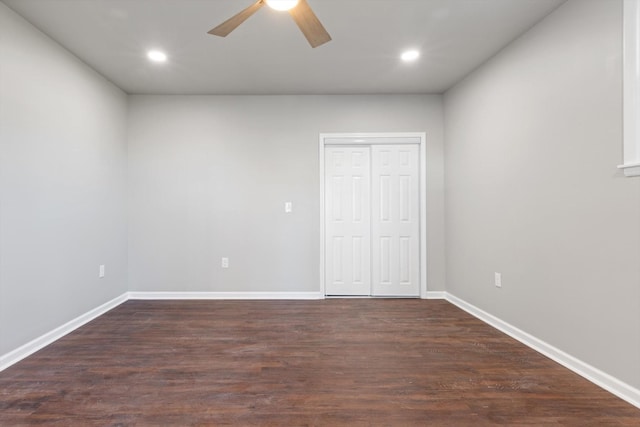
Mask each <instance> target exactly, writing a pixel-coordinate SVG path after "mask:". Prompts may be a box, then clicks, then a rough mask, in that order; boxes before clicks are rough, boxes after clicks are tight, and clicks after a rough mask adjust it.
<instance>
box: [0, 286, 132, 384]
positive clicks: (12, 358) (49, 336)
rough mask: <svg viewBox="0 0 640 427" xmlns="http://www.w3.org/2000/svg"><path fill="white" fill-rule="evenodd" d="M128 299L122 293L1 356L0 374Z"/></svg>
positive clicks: (125, 294) (126, 295)
mask: <svg viewBox="0 0 640 427" xmlns="http://www.w3.org/2000/svg"><path fill="white" fill-rule="evenodd" d="M128 299H129V296H128V294H127V293H124V294H122V295H120V296H119V297H117V298H114V299H112V300H111V301H109V302H106V303H104V304H102V305H101V306H99V307H96V308H94V309H93V310H90V311H88V312H86V313H84V314H82V315H80V316H78V317H76V318H75V319H73V320H70V321H69V322H67V323H65V324H64V325H62V326H59V327H57V328H56V329H54V330H52V331H50V332H47V333H46V334H44V335H41V336H39V337H38V338H36V339H34V340H32V341H30V342H28V343H26V344H25V345H23V346H21V347H18V348H17V349H15V350H13V351H10V352H9V353H7V354H3V355H2V356H0V372H1V371H3V370H5V369H7V368H8V367H9V366H11V365H14V364H16V363H18V362H19V361H21V360H22V359H24V358H26V357H28V356H31V355H32V354H33V353H35V352H36V351H38V350H40V349H42V348H44V347H46V346H48V345H49V344H51V343H53V342H54V341H56V340H59V339H60V338H62V337H63V336H65V335H67V334H68V333H70V332H73V331H74V330H76V329H78V328H79V327H81V326H82V325H85V324H87V323H89V322H90V321H92V320H93V319H95V318H97V317H100V316H102V315H103V314H104V313H106V312H107V311H109V310H111V309H113V308H115V307H117V306H119V305H120V304H122V303H123V302H125V301H127V300H128Z"/></svg>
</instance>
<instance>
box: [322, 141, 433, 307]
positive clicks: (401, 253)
mask: <svg viewBox="0 0 640 427" xmlns="http://www.w3.org/2000/svg"><path fill="white" fill-rule="evenodd" d="M319 143H320V144H319V158H320V193H321V198H320V220H321V221H320V237H321V239H320V245H321V248H320V272H319V273H320V292H321V294H323V295H347V293H345V292H344V291H340V290H336V289H332V285H331V284H330V283H329V282H330V281H331V280H333V278H331V277H329V276H332V275H333V271H332V269H333V268H334V266H333V265H330V264H332V263H333V262H334V260H335V259H336V258H335V257H334V254H333V253H332V251H333V245H334V242H333V239H331V238H330V237H329V235H330V233H332V232H333V230H329V229H330V228H332V225H331V224H329V221H328V220H327V219H325V216H326V217H327V218H328V217H330V216H331V215H333V213H332V212H331V211H330V210H329V209H328V208H327V206H325V204H328V203H333V198H335V196H333V195H332V200H331V201H329V198H328V196H327V192H332V191H333V190H332V189H330V188H329V186H330V182H329V179H328V176H326V175H327V172H328V171H329V166H330V165H329V164H328V163H329V162H330V155H329V154H327V153H329V152H332V153H333V151H331V150H330V147H331V148H336V149H338V148H339V149H345V148H348V149H349V150H352V149H357V148H365V149H370V153H374V152H377V154H371V160H370V161H371V162H372V163H373V164H374V165H375V160H374V159H373V156H374V155H382V154H381V153H382V151H381V150H386V151H396V150H399V151H397V153H396V156H397V157H398V158H397V161H396V165H395V166H393V168H395V169H394V170H395V172H394V171H392V170H390V169H389V170H387V171H386V172H385V175H386V176H387V177H388V178H383V179H382V180H381V181H380V180H379V182H378V183H376V182H375V179H372V180H371V181H370V182H369V186H370V187H369V188H370V189H371V194H372V197H371V200H370V203H371V206H370V208H371V210H370V212H372V216H371V217H370V218H369V219H370V236H373V235H374V233H377V236H378V243H379V248H378V249H376V248H374V246H375V245H376V243H375V242H374V241H372V240H369V242H368V244H369V248H370V260H371V258H372V257H376V258H377V259H376V258H373V259H374V264H369V265H370V271H371V272H372V273H373V274H374V275H375V274H378V275H379V276H380V277H381V278H384V279H389V280H380V281H379V283H378V285H375V284H374V283H373V282H371V284H370V286H369V289H368V290H365V287H364V283H363V281H361V280H356V281H355V282H358V286H357V287H356V286H355V283H353V282H354V281H353V277H352V279H351V280H352V283H351V285H354V286H353V287H351V288H350V293H349V294H350V295H361V296H367V295H373V296H420V297H422V298H426V297H427V271H426V270H427V268H426V267H427V259H426V233H427V229H426V215H425V212H426V156H425V150H426V135H425V134H424V133H422V132H410V133H407V132H404V133H366V134H365V133H359V134H321V135H320V141H319ZM407 144H408V145H409V146H411V148H409V150H408V151H407V150H406V148H407ZM398 145H405V147H398ZM385 146H386V147H385ZM376 147H377V148H376ZM325 149H326V150H325ZM402 150H404V152H405V153H404V154H400V152H401V151H402ZM325 155H326V157H325ZM384 155H385V156H386V154H384ZM389 155H390V156H391V157H393V155H392V154H391V153H390V154H389ZM407 155H408V156H409V157H408V158H407V157H406V156H407ZM400 156H405V157H404V160H403V159H402V158H401V157H400ZM409 158H413V160H411V161H408V162H407V160H408V159H409ZM389 161H390V162H391V159H390V160H389ZM369 172H370V174H371V172H373V171H372V169H371V170H370V171H369ZM350 177H351V178H352V177H353V175H351V176H350ZM385 180H386V181H385ZM394 180H395V183H394ZM365 181H366V180H365ZM365 181H363V182H365ZM338 182H340V180H338ZM331 185H333V184H331ZM383 185H389V187H388V190H389V192H388V194H389V196H390V197H391V194H395V196H393V197H395V198H396V199H397V201H396V203H400V205H398V207H397V211H398V212H397V214H396V216H395V218H396V221H397V222H398V224H397V226H398V227H399V228H398V230H397V231H396V232H395V233H389V232H388V231H387V230H385V229H384V226H383V227H378V228H376V225H375V223H374V222H375V219H376V212H378V213H382V212H381V211H380V209H381V208H382V205H381V202H382V201H384V200H383V199H382V198H381V197H380V196H381V195H382V194H381V191H382V190H385V191H386V188H384V189H383V188H382V186H383ZM374 186H376V189H374V188H373V187H374ZM394 186H395V187H394ZM360 188H362V189H364V188H366V187H360ZM412 188H413V190H412ZM416 190H417V194H416V193H414V197H409V196H408V194H410V193H411V192H412V191H416ZM352 195H353V193H352ZM376 197H378V199H379V201H378V202H375V200H373V199H375V198H376ZM340 199H341V200H345V196H341V197H340ZM352 202H353V200H352V201H351V205H352V206H353V203H352ZM365 203H366V202H365ZM374 203H377V206H378V207H377V208H374V207H373V204H374ZM389 203H391V204H394V202H393V201H392V200H389ZM403 203H404V204H403ZM389 208H390V209H391V207H390V205H389ZM363 212H364V210H363ZM351 213H353V211H352V212H351ZM401 215H402V216H401ZM388 217H389V219H390V220H391V221H393V218H394V216H393V215H392V213H391V211H389V215H388ZM401 218H404V220H401ZM385 225H387V224H385ZM416 229H417V234H414V233H416ZM376 230H378V231H376ZM384 233H386V234H385V235H383V234H384ZM343 235H346V236H347V237H348V236H350V235H349V234H348V233H343ZM354 235H355V234H354ZM410 235H413V236H415V238H407V237H409V236H410ZM362 236H363V237H364V236H365V235H364V234H363V235H362ZM381 239H384V240H381ZM359 241H360V242H362V243H364V244H363V245H362V246H360V248H361V249H362V250H363V251H365V250H366V244H367V243H366V242H367V240H366V238H363V239H362V240H359ZM383 241H384V243H381V242H383ZM394 241H395V242H394ZM343 242H344V240H343ZM329 243H331V245H332V246H331V247H329ZM347 243H348V240H347ZM384 245H387V246H386V247H385V246H384ZM336 247H338V248H340V247H344V246H342V245H341V244H336ZM346 250H347V251H349V250H351V252H343V253H342V254H337V255H339V256H338V258H337V259H341V260H342V263H343V264H342V265H341V267H342V268H343V272H342V274H345V273H344V272H345V271H346V269H344V268H345V265H344V264H346V263H348V262H349V257H346V256H345V254H348V255H351V258H353V255H354V253H353V246H351V247H347V248H346ZM384 251H387V252H384ZM394 252H395V254H394ZM385 256H386V260H387V261H388V262H389V264H388V266H389V268H388V269H387V270H385V271H382V270H378V271H377V272H376V268H377V267H378V268H380V267H381V265H380V262H379V260H380V259H381V258H382V259H385V258H384V257H385ZM356 258H357V257H356ZM365 262H366V261H365ZM376 264H377V266H376ZM392 264H395V265H392ZM365 265H366V264H362V267H363V269H364V266H365ZM385 268H386V266H385ZM394 270H395V273H393V271H394ZM350 274H352V275H353V271H350ZM385 274H386V275H387V276H385V277H382V276H384V275H385ZM365 275H366V273H364V274H363V275H360V276H357V277H356V279H357V278H358V277H360V278H364V277H365ZM394 275H395V276H394ZM394 277H395V279H394ZM347 278H348V276H347ZM394 280H395V284H394V285H393V286H395V287H394V288H392V287H391V284H393V283H394ZM333 282H334V283H335V285H336V286H337V285H338V283H337V282H336V281H335V280H333Z"/></svg>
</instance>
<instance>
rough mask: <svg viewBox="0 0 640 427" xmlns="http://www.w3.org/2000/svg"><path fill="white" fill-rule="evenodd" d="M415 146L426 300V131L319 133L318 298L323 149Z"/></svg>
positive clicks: (322, 287) (322, 290)
mask: <svg viewBox="0 0 640 427" xmlns="http://www.w3.org/2000/svg"><path fill="white" fill-rule="evenodd" d="M375 144H387V145H389V144H418V145H419V146H420V149H419V154H418V156H419V164H420V233H419V234H420V298H422V299H425V298H427V289H428V288H427V155H426V153H427V134H426V132H365V133H321V134H320V137H319V144H318V158H319V164H320V272H319V273H320V295H322V297H323V298H326V289H325V283H324V280H325V277H324V276H325V274H324V271H325V262H326V260H325V244H324V242H325V215H324V207H325V206H324V198H325V194H324V192H325V188H324V187H325V186H324V180H325V174H324V166H325V164H324V162H325V159H324V148H325V146H327V145H351V146H353V145H375Z"/></svg>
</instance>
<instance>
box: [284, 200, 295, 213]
mask: <svg viewBox="0 0 640 427" xmlns="http://www.w3.org/2000/svg"><path fill="white" fill-rule="evenodd" d="M284 211H285V212H286V213H291V212H293V203H291V202H285V204H284Z"/></svg>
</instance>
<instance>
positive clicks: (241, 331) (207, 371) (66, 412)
mask: <svg viewBox="0 0 640 427" xmlns="http://www.w3.org/2000/svg"><path fill="white" fill-rule="evenodd" d="M37 424H47V425H52V424H53V425H61V426H73V425H78V426H90V425H99V426H106V425H111V426H121V425H143V426H144V425H153V426H157V425H163V426H186V425H216V426H218V425H236V426H251V425H273V426H296V425H327V426H340V425H348V426H411V425H423V426H424V425H429V426H437V425H450V426H466V425H476V426H480V425H510V426H514V425H535V426H543V425H572V426H613V425H634V426H640V410H639V409H637V408H635V407H633V406H632V405H629V404H627V403H626V402H624V401H622V400H620V399H618V398H616V397H615V396H613V395H611V394H609V393H608V392H606V391H604V390H602V389H600V388H599V387H597V386H595V385H593V384H591V383H590V382H588V381H587V380H585V379H583V378H581V377H579V376H578V375H576V374H574V373H572V372H571V371H569V370H567V369H565V368H563V367H561V366H559V365H557V364H556V363H554V362H552V361H550V360H549V359H547V358H545V357H544V356H541V355H540V354H538V353H536V352H535V351H533V350H530V349H529V348H527V347H525V346H523V345H521V344H519V343H518V342H516V341H514V340H512V339H511V338H509V337H507V336H505V335H504V334H502V333H500V332H498V331H497V330H495V329H493V328H491V327H490V326H487V325H485V324H484V323H482V322H480V321H479V320H476V319H475V318H473V317H471V316H470V315H468V314H466V313H465V312H463V311H461V310H459V309H458V308H456V307H454V306H453V305H451V304H449V303H447V302H445V301H421V300H393V299H388V300H360V299H346V300H337V299H335V300H324V301H129V302H127V303H125V304H123V305H121V306H119V307H117V308H116V309H114V310H112V311H110V312H109V313H107V314H105V315H104V316H102V317H100V318H98V319H96V320H94V321H93V322H91V323H89V324H87V325H85V326H84V327H82V328H80V329H78V330H77V331H75V332H74V333H72V334H70V335H67V336H66V337H64V338H63V339H61V340H59V341H57V342H55V343H54V344H52V345H50V346H48V347H47V348H45V349H43V350H41V351H39V352H38V353H36V354H34V355H33V356H31V357H29V358H27V359H25V360H23V361H22V362H20V363H18V364H16V365H14V366H12V367H10V368H8V369H6V370H5V371H3V372H1V373H0V425H2V426H20V425H37Z"/></svg>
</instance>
